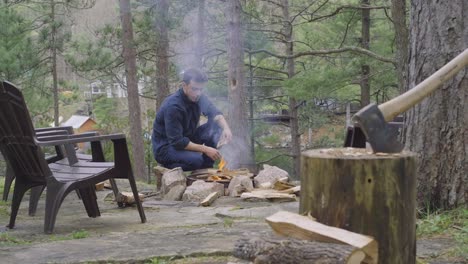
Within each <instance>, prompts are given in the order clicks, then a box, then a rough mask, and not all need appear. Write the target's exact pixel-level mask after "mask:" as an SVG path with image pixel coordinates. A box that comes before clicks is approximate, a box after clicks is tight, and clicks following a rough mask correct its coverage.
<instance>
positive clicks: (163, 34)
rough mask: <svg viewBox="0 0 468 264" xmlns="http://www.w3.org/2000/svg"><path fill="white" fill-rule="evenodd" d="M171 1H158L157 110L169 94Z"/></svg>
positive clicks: (156, 19)
mask: <svg viewBox="0 0 468 264" xmlns="http://www.w3.org/2000/svg"><path fill="white" fill-rule="evenodd" d="M168 18H169V3H168V1H167V0H157V1H156V16H155V28H156V32H157V35H158V40H157V43H156V111H158V109H159V107H161V105H162V103H163V101H164V99H166V97H167V96H168V95H169V93H170V91H169V80H168V78H169V57H168V50H169V37H168V33H167V27H168Z"/></svg>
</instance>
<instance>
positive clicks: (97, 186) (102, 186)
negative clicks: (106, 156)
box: [95, 182, 104, 191]
mask: <svg viewBox="0 0 468 264" xmlns="http://www.w3.org/2000/svg"><path fill="white" fill-rule="evenodd" d="M95 189H96V191H102V190H104V182H100V183H96V185H95Z"/></svg>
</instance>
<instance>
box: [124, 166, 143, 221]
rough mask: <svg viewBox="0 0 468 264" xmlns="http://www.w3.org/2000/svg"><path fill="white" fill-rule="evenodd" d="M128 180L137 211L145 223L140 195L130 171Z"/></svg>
mask: <svg viewBox="0 0 468 264" xmlns="http://www.w3.org/2000/svg"><path fill="white" fill-rule="evenodd" d="M128 181H129V182H130V187H131V188H132V192H133V197H135V203H136V205H137V208H138V213H139V214H140V218H141V222H142V223H146V215H145V211H143V205H142V204H141V201H140V196H139V195H138V190H137V186H136V183H135V178H134V177H133V173H132V172H130V175H129V176H128Z"/></svg>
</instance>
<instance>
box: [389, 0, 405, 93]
mask: <svg viewBox="0 0 468 264" xmlns="http://www.w3.org/2000/svg"><path fill="white" fill-rule="evenodd" d="M392 20H393V28H394V29H395V43H396V45H395V59H396V61H397V74H398V87H399V89H400V93H404V92H405V91H406V77H407V70H408V50H409V46H408V41H409V36H408V26H407V24H406V0H392Z"/></svg>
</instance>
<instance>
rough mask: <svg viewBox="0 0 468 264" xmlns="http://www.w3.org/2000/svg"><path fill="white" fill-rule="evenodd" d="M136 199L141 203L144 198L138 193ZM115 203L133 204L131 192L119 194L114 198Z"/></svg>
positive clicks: (133, 199) (133, 198)
mask: <svg viewBox="0 0 468 264" xmlns="http://www.w3.org/2000/svg"><path fill="white" fill-rule="evenodd" d="M138 197H139V198H140V201H143V198H144V197H145V196H144V195H143V194H141V193H139V194H138ZM115 201H116V202H118V203H124V204H127V205H130V204H134V203H135V197H134V196H133V193H132V192H120V193H119V194H118V195H117V197H115Z"/></svg>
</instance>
